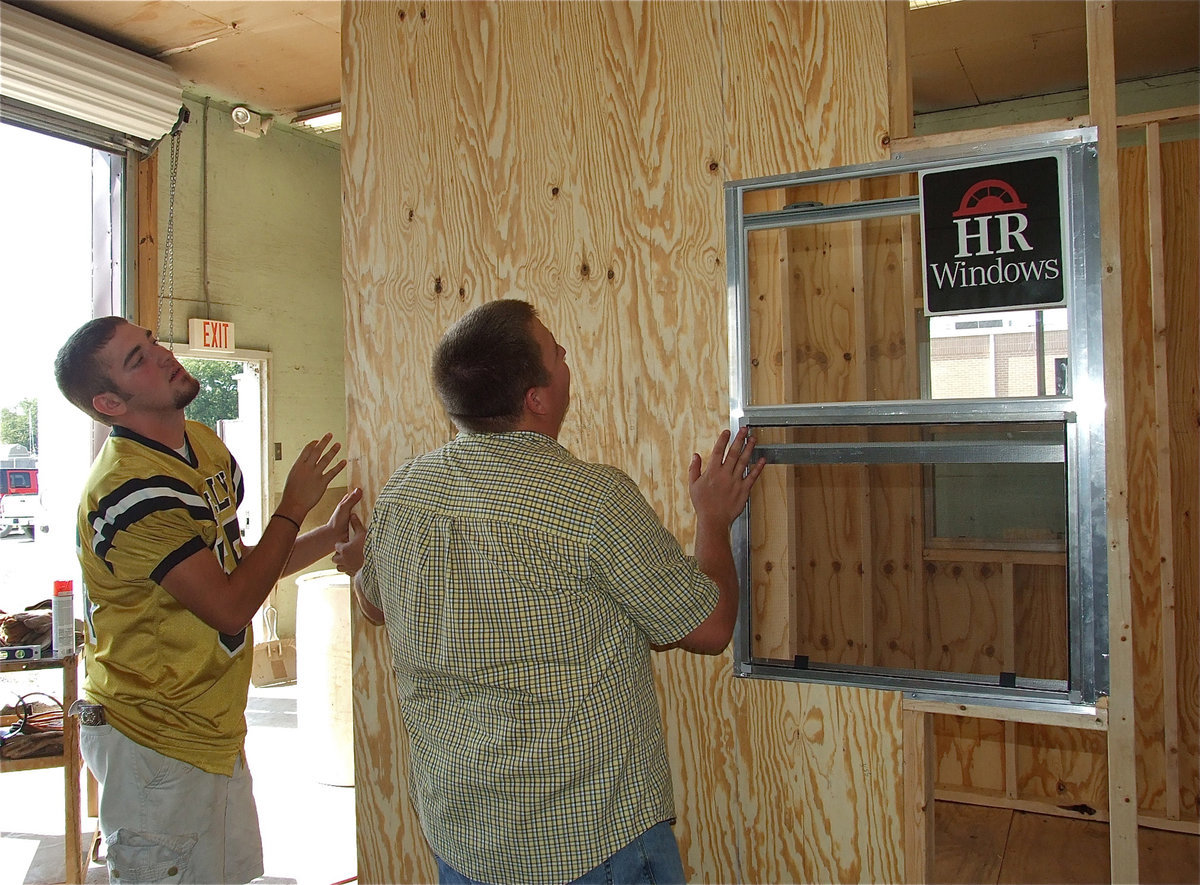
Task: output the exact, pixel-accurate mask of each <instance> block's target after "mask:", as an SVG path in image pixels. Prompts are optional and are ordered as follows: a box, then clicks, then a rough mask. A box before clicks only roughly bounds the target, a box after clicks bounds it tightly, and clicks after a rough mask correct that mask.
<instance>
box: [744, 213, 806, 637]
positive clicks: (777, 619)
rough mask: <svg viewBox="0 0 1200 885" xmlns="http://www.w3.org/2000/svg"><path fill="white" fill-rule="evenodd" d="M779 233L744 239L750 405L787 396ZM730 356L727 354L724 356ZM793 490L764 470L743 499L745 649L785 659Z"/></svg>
mask: <svg viewBox="0 0 1200 885" xmlns="http://www.w3.org/2000/svg"><path fill="white" fill-rule="evenodd" d="M783 196H784V195H783V192H782V191H780V190H764V191H752V192H750V193H749V194H747V195H746V205H745V209H744V211H745V212H747V213H751V212H766V211H772V210H777V209H780V208H782V206H783V202H784V200H783ZM786 246H787V236H786V233H785V231H783V230H778V229H776V230H766V231H755V232H753V233H752V234H751V235H750V236H749V237H748V242H747V243H746V283H747V288H748V301H749V325H750V341H751V343H752V346H754V347H756V350H755V351H754V352H753V353H751V354H750V366H749V370H748V375H749V379H748V380H749V385H750V390H751V398H752V400H753V401H754V402H756V403H759V404H762V403H786V402H792V401H794V397H795V394H794V388H795V380H794V379H795V374H794V373H795V369H794V365H795V358H794V354H795V349H794V346H793V344H792V325H791V299H790V298H788V297H787V296H786V291H787V290H786V281H787V279H788V277H789V274H788V265H787V247H786ZM731 358H732V355H731ZM795 502H796V492H795V483H794V479H793V476H792V473H791V471H788V470H780V469H770V470H766V471H764V473H763V475H762V476H761V477H760V478H759V481H758V484H757V486H756V488H755V490H754V492H753V494H752V497H751V501H750V548H751V557H750V561H751V567H752V573H751V576H750V592H751V594H752V595H753V598H752V601H751V607H752V610H753V613H754V625H755V629H754V635H753V636H751V639H750V642H751V648H752V651H753V654H755V655H756V656H758V657H766V658H775V659H778V660H791V658H792V657H793V656H794V655H795V654H796V639H795V625H796V562H795V556H794V550H793V539H794V538H795V537H796V503H795Z"/></svg>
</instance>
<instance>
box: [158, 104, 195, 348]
mask: <svg viewBox="0 0 1200 885" xmlns="http://www.w3.org/2000/svg"><path fill="white" fill-rule="evenodd" d="M189 116H190V114H189V112H188V109H187V106H186V105H185V106H183V107H181V108H180V109H179V120H178V121H177V122H176V123H175V127H174V128H173V129H172V130H171V170H170V176H171V177H170V195H169V196H168V198H167V237H166V240H165V241H164V242H163V267H162V275H161V277H160V278H159V283H158V318H157V320H156V328H155V331H156V333H157V335H158V339H159V340H160V341H161V340H164V339H165V340H167V341H168V342H170V344H171V349H172V350H174V345H175V183H176V181H177V180H178V178H179V142H180V139H181V138H182V134H183V124H184V123H186V122H187V121H188V118H189ZM164 298H165V299H166V300H167V304H168V307H167V332H168V334H167V335H165V336H164V335H163V332H162V308H163V299H164Z"/></svg>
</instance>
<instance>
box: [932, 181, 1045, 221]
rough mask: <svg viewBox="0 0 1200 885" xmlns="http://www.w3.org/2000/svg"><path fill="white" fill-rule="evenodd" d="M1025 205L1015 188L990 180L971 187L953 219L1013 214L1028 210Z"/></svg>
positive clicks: (1005, 182)
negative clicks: (998, 213)
mask: <svg viewBox="0 0 1200 885" xmlns="http://www.w3.org/2000/svg"><path fill="white" fill-rule="evenodd" d="M1026 208H1028V206H1026V204H1025V203H1022V202H1021V198H1020V197H1018V196H1017V192H1016V191H1015V190H1014V189H1013V186H1012V185H1011V184H1009V183H1008V182H1007V181H1001V180H1000V179H999V178H988V179H985V180H984V181H980V182H978V183H976V184H974V185H972V186H971V188H970V190H968V191H967V192H966V193H965V194H963V198H962V202H960V203H959V204H958V211H957V212H955V213H954V214H953V215H952V216H951V218H963V217H966V216H970V215H993V214H995V213H997V212H1012V211H1014V210H1017V209H1026Z"/></svg>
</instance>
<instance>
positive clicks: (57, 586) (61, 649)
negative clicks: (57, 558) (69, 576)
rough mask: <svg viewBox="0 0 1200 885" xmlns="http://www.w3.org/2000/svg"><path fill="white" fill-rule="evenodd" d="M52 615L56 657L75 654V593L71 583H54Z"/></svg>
mask: <svg viewBox="0 0 1200 885" xmlns="http://www.w3.org/2000/svg"><path fill="white" fill-rule="evenodd" d="M50 613H51V620H52V622H53V624H54V657H56V658H65V657H67V656H68V655H73V654H75V593H74V589H73V587H72V584H71V582H70V581H55V582H54V602H53V605H52V608H51V610H50Z"/></svg>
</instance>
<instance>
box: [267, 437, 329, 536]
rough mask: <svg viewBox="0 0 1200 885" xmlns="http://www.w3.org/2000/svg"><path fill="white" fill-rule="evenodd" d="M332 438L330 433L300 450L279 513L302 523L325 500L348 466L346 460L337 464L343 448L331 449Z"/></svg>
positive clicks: (285, 488)
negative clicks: (339, 475) (336, 477)
mask: <svg viewBox="0 0 1200 885" xmlns="http://www.w3.org/2000/svg"><path fill="white" fill-rule="evenodd" d="M332 439H333V434H332V433H327V434H325V435H324V436H323V437H321V438H320V439H314V440H313V441H312V442H310V443H308V445H306V446H305V447H304V448H303V449H301V450H300V454H299V456H298V457H297V458H296V463H294V464H293V465H292V469H291V470H290V471H288V478H287V482H286V483H285V484H284V487H283V495H282V496H281V497H280V500H279V506H278V507H277V508H276V510H275V512H276V513H279V514H281V515H283V516H286V517H289V518H291V519H292V520H293V521H295V522H296V523H297V524H300V523H301V522H303V521H304V517H306V516H307V515H308V511H310V510H312V509H313V507H315V506H316V504H317V502H318V501H320V500H321V496H322V495H324V494H325V490H326V489H327V488H329V483H330V482H331V481H332V480H333V478H334V477H335V476H337V475H338V474H339V473H341V472H342V470H343V469H344V468H345V467H346V461H345V459H342V460H341V461H338V462H337V463H333V459H334V458H335V457H337V453H338V452H340V451H341V449H342V445H341V443H334V444H333V445H332V446H331V445H330V444H329V443H330V441H331V440H332ZM339 506H341V505H339Z"/></svg>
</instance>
